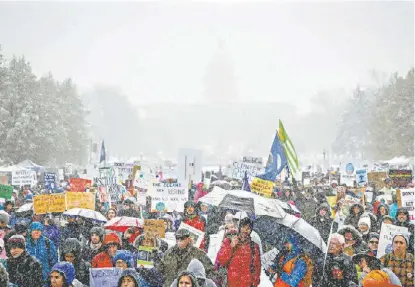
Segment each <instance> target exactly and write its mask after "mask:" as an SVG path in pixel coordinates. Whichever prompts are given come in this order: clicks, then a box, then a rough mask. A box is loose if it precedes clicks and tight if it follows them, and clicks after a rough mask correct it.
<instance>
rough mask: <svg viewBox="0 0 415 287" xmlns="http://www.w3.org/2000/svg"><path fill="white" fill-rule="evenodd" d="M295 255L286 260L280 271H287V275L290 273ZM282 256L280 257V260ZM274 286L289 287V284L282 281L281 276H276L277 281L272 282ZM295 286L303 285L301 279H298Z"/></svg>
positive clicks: (300, 286)
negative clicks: (298, 281)
mask: <svg viewBox="0 0 415 287" xmlns="http://www.w3.org/2000/svg"><path fill="white" fill-rule="evenodd" d="M296 258H297V257H294V258H291V259H290V260H288V261H287V262H286V263H285V265H284V267H283V268H282V271H284V272H285V273H287V274H288V275H290V274H291V272H292V271H293V269H294V267H295V265H294V261H295V259H296ZM282 259H283V258H281V261H282ZM274 287H290V285H288V284H287V283H285V282H284V281H282V279H281V277H278V278H277V281H275V283H274ZM297 287H304V286H303V281H300V283H298V285H297Z"/></svg>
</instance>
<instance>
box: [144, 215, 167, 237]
mask: <svg viewBox="0 0 415 287" xmlns="http://www.w3.org/2000/svg"><path fill="white" fill-rule="evenodd" d="M144 236H145V237H146V238H153V237H158V238H164V237H165V227H164V220H162V219H145V220H144Z"/></svg>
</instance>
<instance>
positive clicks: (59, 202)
mask: <svg viewBox="0 0 415 287" xmlns="http://www.w3.org/2000/svg"><path fill="white" fill-rule="evenodd" d="M33 210H34V212H35V214H45V213H51V212H64V211H65V194H63V193H60V194H42V195H35V196H34V197H33Z"/></svg>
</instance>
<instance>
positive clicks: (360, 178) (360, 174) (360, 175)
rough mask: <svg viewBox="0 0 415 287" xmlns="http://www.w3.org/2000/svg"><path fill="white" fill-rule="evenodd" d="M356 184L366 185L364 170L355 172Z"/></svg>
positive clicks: (365, 171)
mask: <svg viewBox="0 0 415 287" xmlns="http://www.w3.org/2000/svg"><path fill="white" fill-rule="evenodd" d="M356 183H357V185H358V186H366V185H367V170H366V169H357V170H356Z"/></svg>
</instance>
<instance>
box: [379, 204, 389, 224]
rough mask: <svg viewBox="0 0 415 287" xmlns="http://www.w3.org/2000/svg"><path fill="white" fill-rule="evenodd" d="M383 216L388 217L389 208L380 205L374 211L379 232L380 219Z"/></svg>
mask: <svg viewBox="0 0 415 287" xmlns="http://www.w3.org/2000/svg"><path fill="white" fill-rule="evenodd" d="M385 215H389V207H388V206H387V205H386V204H383V203H381V204H380V205H379V206H378V208H377V210H376V223H377V229H378V230H380V227H381V225H382V218H383V217H384V216H385Z"/></svg>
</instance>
